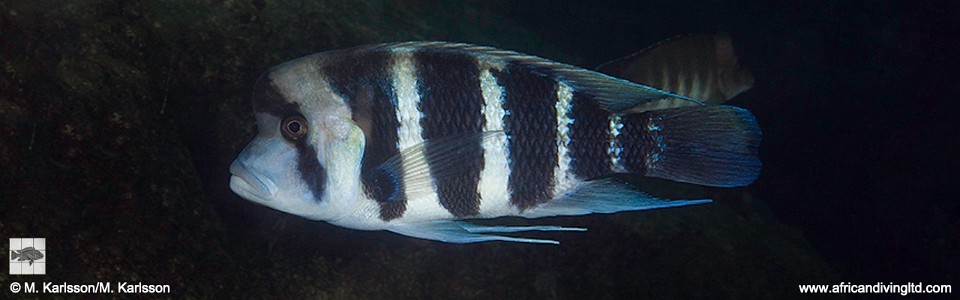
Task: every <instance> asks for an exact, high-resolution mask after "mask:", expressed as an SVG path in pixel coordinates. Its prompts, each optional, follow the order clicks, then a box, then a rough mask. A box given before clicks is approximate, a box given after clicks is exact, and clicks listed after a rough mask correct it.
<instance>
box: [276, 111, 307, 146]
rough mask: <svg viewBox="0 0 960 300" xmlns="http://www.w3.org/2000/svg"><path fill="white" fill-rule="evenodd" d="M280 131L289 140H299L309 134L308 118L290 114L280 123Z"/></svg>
mask: <svg viewBox="0 0 960 300" xmlns="http://www.w3.org/2000/svg"><path fill="white" fill-rule="evenodd" d="M280 132H282V133H283V137H284V138H286V139H287V140H289V141H298V140H300V139H301V138H303V137H304V136H307V120H306V119H304V118H303V117H301V116H290V117H287V118H286V119H283V122H282V123H280Z"/></svg>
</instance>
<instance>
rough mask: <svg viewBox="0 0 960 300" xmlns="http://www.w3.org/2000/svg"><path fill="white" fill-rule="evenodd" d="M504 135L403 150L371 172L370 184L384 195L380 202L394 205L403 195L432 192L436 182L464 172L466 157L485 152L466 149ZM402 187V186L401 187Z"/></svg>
mask: <svg viewBox="0 0 960 300" xmlns="http://www.w3.org/2000/svg"><path fill="white" fill-rule="evenodd" d="M502 135H504V132H503V131H487V132H479V133H472V134H457V135H450V136H445V137H442V138H436V139H430V140H426V141H423V142H422V143H420V144H417V145H414V146H412V147H409V148H406V149H403V150H401V151H400V153H399V154H397V155H394V156H393V157H391V158H390V159H387V160H386V161H384V162H383V163H382V164H380V165H379V166H377V167H376V168H375V170H376V172H368V173H367V174H369V175H368V176H371V178H368V179H367V180H366V181H367V182H376V184H375V185H376V186H380V187H382V188H381V191H380V192H383V193H389V195H385V196H384V197H380V198H379V199H385V200H387V201H394V200H396V199H399V198H400V197H401V196H402V195H404V193H406V194H407V195H408V196H410V197H411V198H416V196H417V193H420V192H428V191H431V189H432V188H433V178H440V177H447V176H456V175H458V174H459V172H462V171H463V169H462V168H461V164H462V158H463V157H476V156H480V155H481V153H480V152H481V151H483V148H479V147H466V146H467V145H472V144H477V143H483V142H484V141H486V140H489V139H492V138H494V137H497V136H502ZM401 182H402V183H403V184H400V183H401Z"/></svg>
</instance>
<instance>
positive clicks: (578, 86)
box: [365, 42, 703, 113]
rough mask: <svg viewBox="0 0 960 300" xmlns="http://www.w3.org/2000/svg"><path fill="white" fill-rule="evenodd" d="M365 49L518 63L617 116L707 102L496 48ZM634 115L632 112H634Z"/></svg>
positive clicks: (416, 45) (417, 45)
mask: <svg viewBox="0 0 960 300" xmlns="http://www.w3.org/2000/svg"><path fill="white" fill-rule="evenodd" d="M365 47H368V49H370V50H391V51H395V50H405V49H409V50H419V51H424V50H426V51H429V50H438V51H462V52H467V53H470V54H472V55H475V56H477V57H478V58H481V59H483V58H491V59H496V60H502V61H504V62H506V63H509V64H516V65H518V66H520V67H523V68H526V69H528V70H530V71H532V72H534V73H535V74H538V75H541V76H544V77H550V78H553V79H556V80H558V81H561V82H563V83H565V84H567V85H569V86H570V87H572V88H573V89H574V90H575V91H577V92H580V93H584V94H587V95H590V96H592V97H593V98H594V99H595V100H596V101H597V103H598V104H599V105H600V106H601V107H602V108H603V109H605V110H607V111H610V112H615V113H624V112H626V111H627V110H628V109H630V108H634V107H636V106H639V105H643V104H647V103H650V102H654V101H657V100H661V99H672V98H676V99H682V100H685V101H690V102H692V103H693V104H694V105H696V104H699V105H703V102H700V101H699V100H695V99H691V98H689V97H685V96H682V95H678V94H675V93H671V92H668V91H664V90H660V89H656V88H652V87H649V86H646V85H642V84H637V83H633V82H630V81H628V80H624V79H620V78H616V77H613V76H609V75H606V74H603V73H600V72H596V71H591V70H587V69H583V68H580V67H575V66H572V65H568V64H563V63H558V62H555V61H552V60H548V59H544V58H541V57H537V56H532V55H527V54H522V53H519V52H514V51H509V50H502V49H497V48H493V47H487V46H477V45H472V44H463V43H449V42H403V43H394V44H382V45H374V46H365ZM630 112H631V113H632V112H634V111H630Z"/></svg>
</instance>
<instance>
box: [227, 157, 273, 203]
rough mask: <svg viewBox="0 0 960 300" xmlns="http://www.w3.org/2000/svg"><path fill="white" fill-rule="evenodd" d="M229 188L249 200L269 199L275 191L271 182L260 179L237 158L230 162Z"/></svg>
mask: <svg viewBox="0 0 960 300" xmlns="http://www.w3.org/2000/svg"><path fill="white" fill-rule="evenodd" d="M230 174H231V175H232V176H230V189H231V190H233V191H234V192H235V193H237V194H238V195H240V196H241V197H244V198H247V199H249V200H260V201H263V200H269V199H271V198H273V195H274V194H275V193H276V191H277V186H276V185H275V184H273V182H269V181H267V180H262V179H260V177H258V176H256V175H254V174H253V172H250V168H248V167H247V166H246V165H244V164H243V163H242V162H240V161H239V160H235V161H233V163H232V164H230Z"/></svg>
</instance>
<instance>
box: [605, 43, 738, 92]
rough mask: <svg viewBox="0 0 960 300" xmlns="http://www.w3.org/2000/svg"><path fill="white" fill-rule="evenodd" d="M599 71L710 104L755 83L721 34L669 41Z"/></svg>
mask: <svg viewBox="0 0 960 300" xmlns="http://www.w3.org/2000/svg"><path fill="white" fill-rule="evenodd" d="M597 70H598V71H600V72H603V73H606V74H609V75H612V76H616V77H619V78H623V79H627V80H630V81H632V82H636V83H640V84H645V85H649V86H651V87H655V88H658V89H662V90H666V91H671V92H674V93H677V94H680V95H684V96H687V97H690V98H694V99H698V100H702V101H703V102H705V103H707V104H720V103H723V102H726V101H727V100H730V99H733V97H735V96H737V95H739V94H740V93H743V92H745V91H747V90H749V89H750V88H751V87H753V82H754V78H753V74H752V73H751V72H750V70H748V69H746V68H744V67H741V66H740V63H739V58H738V56H737V53H736V51H735V48H734V45H733V40H732V39H731V38H730V35H729V34H726V33H722V32H721V33H716V34H711V35H687V36H679V37H675V38H672V39H667V40H664V41H661V42H659V43H657V44H655V45H653V46H650V47H647V48H645V49H643V50H640V51H639V52H636V53H634V54H631V55H629V56H627V57H624V58H621V59H617V60H614V61H611V62H607V63H604V64H602V65H600V66H599V67H597ZM651 104H656V105H660V106H661V107H675V106H681V105H689V104H690V102H689V101H684V100H683V99H676V100H673V101H662V102H659V103H651ZM653 108H655V107H646V109H653Z"/></svg>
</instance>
